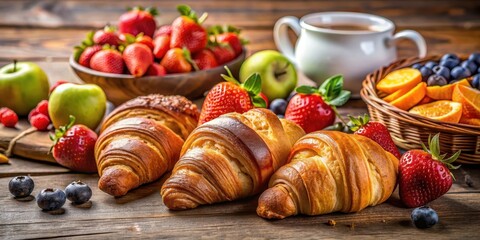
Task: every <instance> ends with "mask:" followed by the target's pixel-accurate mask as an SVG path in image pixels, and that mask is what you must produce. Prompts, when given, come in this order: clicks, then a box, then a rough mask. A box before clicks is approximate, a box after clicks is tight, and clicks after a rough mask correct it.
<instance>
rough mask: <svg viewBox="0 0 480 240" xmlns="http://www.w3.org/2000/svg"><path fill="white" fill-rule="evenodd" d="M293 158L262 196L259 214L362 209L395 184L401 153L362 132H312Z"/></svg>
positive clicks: (387, 194) (279, 216) (381, 198)
mask: <svg viewBox="0 0 480 240" xmlns="http://www.w3.org/2000/svg"><path fill="white" fill-rule="evenodd" d="M289 159H290V162H289V163H288V164H286V165H285V166H283V167H281V168H280V169H279V170H278V171H277V172H275V173H274V174H273V176H272V178H271V179H270V183H269V187H270V188H269V189H267V190H265V192H263V193H262V195H261V196H260V198H259V200H258V207H257V214H258V215H259V216H260V217H263V218H269V219H271V218H274V219H282V218H285V217H288V216H292V215H297V214H306V215H320V214H326V213H331V212H337V211H339V212H344V213H350V212H358V211H360V210H362V209H364V208H366V207H368V206H375V205H378V204H380V203H382V202H384V201H386V200H387V199H388V198H389V197H390V195H391V194H392V192H393V190H394V188H395V184H396V178H397V168H398V159H397V158H396V157H395V156H393V155H392V154H391V153H389V152H387V151H385V150H384V149H383V148H382V147H381V146H380V145H378V144H377V143H376V142H374V141H372V140H370V139H369V138H366V137H363V136H359V135H353V134H345V133H342V132H335V131H318V132H313V133H310V134H308V135H305V136H304V137H303V138H301V139H300V140H298V142H297V143H295V145H294V146H293V148H292V152H291V154H290V157H289Z"/></svg>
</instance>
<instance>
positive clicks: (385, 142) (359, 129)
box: [348, 114, 402, 159]
mask: <svg viewBox="0 0 480 240" xmlns="http://www.w3.org/2000/svg"><path fill="white" fill-rule="evenodd" d="M349 118H350V122H349V123H348V125H349V127H350V130H352V131H354V134H357V135H362V136H365V137H368V138H370V139H372V140H373V141H375V142H376V143H378V144H380V146H382V148H383V149H385V150H386V151H388V152H390V153H391V154H393V155H394V156H395V157H396V158H398V159H400V157H402V154H400V151H398V148H397V146H396V145H395V143H394V142H393V140H392V136H391V135H390V132H389V131H388V129H387V127H386V126H385V125H383V124H382V123H380V122H374V121H370V116H368V114H365V115H364V116H363V117H358V118H355V117H352V116H349Z"/></svg>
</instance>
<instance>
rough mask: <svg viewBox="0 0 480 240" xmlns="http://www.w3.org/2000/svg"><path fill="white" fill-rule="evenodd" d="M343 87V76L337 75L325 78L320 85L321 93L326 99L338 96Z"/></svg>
mask: <svg viewBox="0 0 480 240" xmlns="http://www.w3.org/2000/svg"><path fill="white" fill-rule="evenodd" d="M342 88H343V76H342V75H335V76H332V77H330V78H328V79H327V80H325V81H324V82H323V83H322V85H320V88H319V90H320V94H321V95H322V96H323V98H324V99H325V100H326V101H330V100H332V99H334V98H336V97H337V96H338V95H339V94H340V93H341V91H342Z"/></svg>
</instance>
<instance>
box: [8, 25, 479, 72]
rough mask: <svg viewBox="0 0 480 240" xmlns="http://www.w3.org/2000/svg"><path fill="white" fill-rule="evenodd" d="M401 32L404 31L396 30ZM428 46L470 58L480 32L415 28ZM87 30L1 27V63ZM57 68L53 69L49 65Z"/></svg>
mask: <svg viewBox="0 0 480 240" xmlns="http://www.w3.org/2000/svg"><path fill="white" fill-rule="evenodd" d="M399 30H403V28H400V29H398V31H399ZM416 30H417V31H419V32H420V33H421V34H422V35H423V36H424V37H425V40H426V42H427V47H428V54H444V53H447V52H455V53H458V54H470V53H471V52H473V51H478V49H480V41H478V39H479V38H480V28H475V29H469V30H465V29H458V28H450V27H445V28H441V29H427V28H416ZM87 32H88V30H82V29H22V28H13V27H3V28H2V27H0V33H2V35H1V38H0V59H2V60H7V59H10V60H11V59H14V58H17V59H23V58H45V57H49V58H50V57H51V58H58V57H62V58H66V57H69V56H70V55H71V53H72V49H73V47H74V46H75V45H77V44H79V43H80V42H81V41H82V39H83V38H84V37H85V34H86V33H87ZM242 34H243V36H244V37H245V38H246V39H248V40H249V41H250V44H248V45H247V50H248V53H247V54H251V53H254V52H257V51H260V50H265V49H276V46H275V44H274V42H273V33H272V29H265V30H263V29H261V30H250V29H245V31H244V32H243V33H242ZM416 54H417V50H416V48H415V46H414V44H413V43H411V42H409V41H406V40H405V41H402V42H400V44H399V57H400V58H401V57H409V56H415V55H416ZM52 66H53V67H54V68H56V66H55V65H52Z"/></svg>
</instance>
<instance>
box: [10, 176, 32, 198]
mask: <svg viewBox="0 0 480 240" xmlns="http://www.w3.org/2000/svg"><path fill="white" fill-rule="evenodd" d="M34 187H35V183H34V182H33V180H32V179H31V178H30V177H29V176H17V177H14V178H12V180H10V182H9V183H8V190H10V192H11V193H12V194H13V196H15V197H16V198H23V197H28V196H30V194H31V193H32V191H33V188H34Z"/></svg>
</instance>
